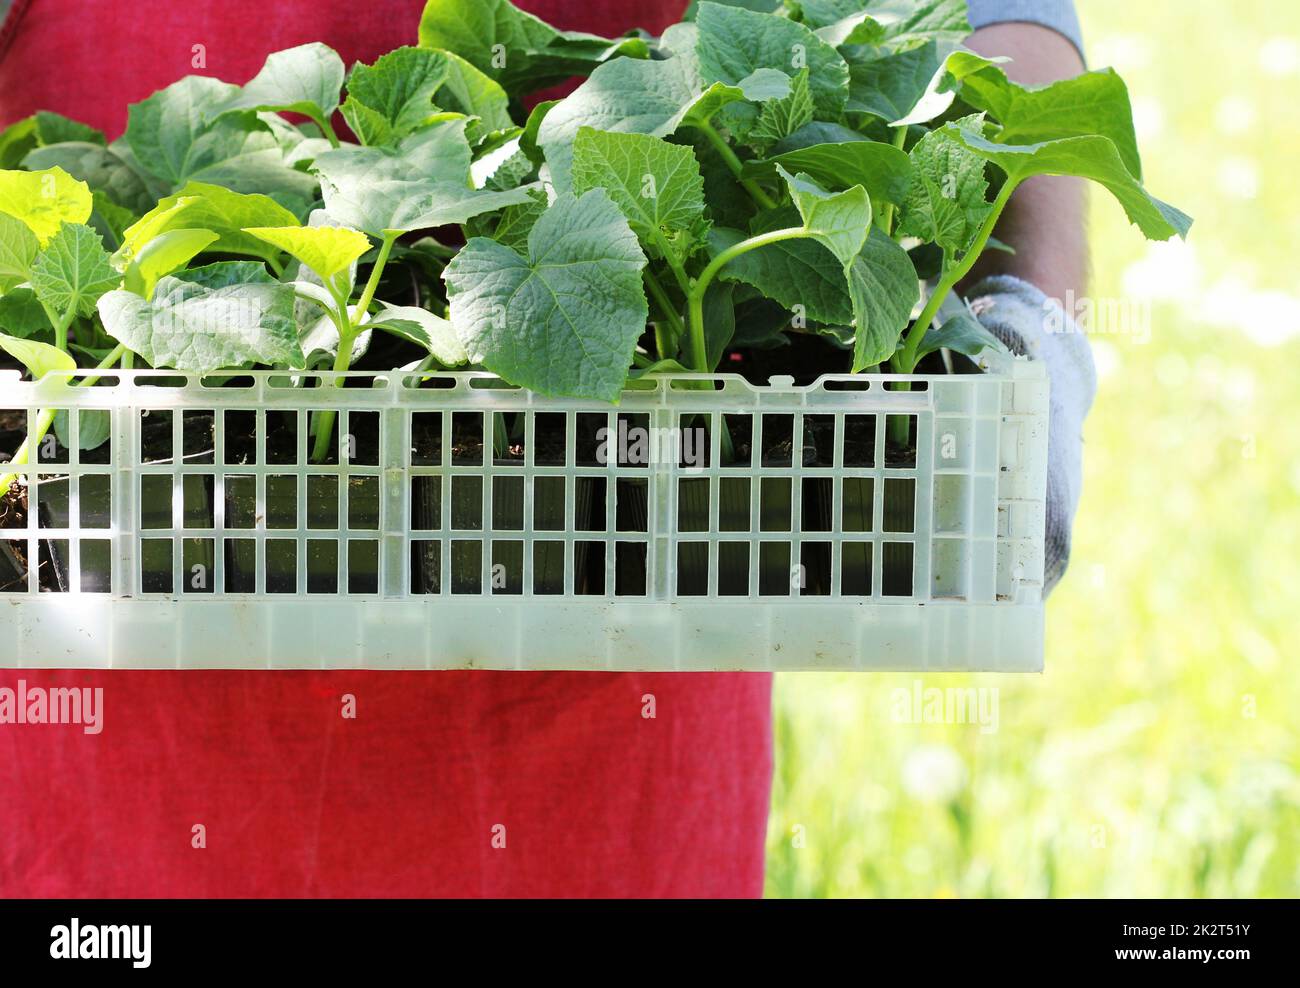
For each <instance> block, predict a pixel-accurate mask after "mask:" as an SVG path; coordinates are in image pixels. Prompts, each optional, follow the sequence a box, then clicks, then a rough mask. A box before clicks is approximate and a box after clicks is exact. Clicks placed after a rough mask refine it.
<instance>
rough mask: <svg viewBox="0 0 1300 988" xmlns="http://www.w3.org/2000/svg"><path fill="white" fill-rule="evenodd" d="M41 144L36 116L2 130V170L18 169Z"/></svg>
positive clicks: (0, 163) (0, 134)
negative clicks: (29, 153) (33, 149)
mask: <svg viewBox="0 0 1300 988" xmlns="http://www.w3.org/2000/svg"><path fill="white" fill-rule="evenodd" d="M39 143H40V142H39V140H38V138H37V136H36V117H35V115H33V116H30V117H23V119H21V120H17V121H15V122H14V123H11V124H10V125H9V126H8V127H6V128H5V129H4V130H0V168H17V167H18V166H19V165H21V164H22V162H23V158H25V157H27V154H28V152H30V151H31V150H32V148H35V147H37V146H38V145H39Z"/></svg>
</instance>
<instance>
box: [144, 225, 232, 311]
mask: <svg viewBox="0 0 1300 988" xmlns="http://www.w3.org/2000/svg"><path fill="white" fill-rule="evenodd" d="M216 239H217V235H216V234H215V233H213V232H212V231H211V230H168V231H167V232H166V233H162V234H159V235H158V236H156V237H154V238H153V239H152V240H150V241H149V242H148V243H147V244H145V245H144V247H143V248H142V249H141V250H140V252H139V253H138V254H136V255H135V260H133V261H132V262H131V263H130V264H128V265H127V267H126V273H125V280H124V282H123V287H124V288H126V290H127V291H128V292H135V293H136V294H137V295H139V296H141V297H143V298H149V297H150V296H151V295H153V290H154V286H155V285H157V284H158V279H159V278H161V277H162V276H163V275H165V274H171V273H172V272H173V271H177V270H179V269H181V268H183V267H185V265H187V264H188V263H189V262H190V260H191V259H192V258H193V257H195V256H196V255H198V254H200V253H202V252H203V251H204V250H206V249H207V248H208V247H209V246H211V244H212V243H213V242H214V241H215V240H216Z"/></svg>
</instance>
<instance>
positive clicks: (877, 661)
mask: <svg viewBox="0 0 1300 988" xmlns="http://www.w3.org/2000/svg"><path fill="white" fill-rule="evenodd" d="M987 370H988V373H984V374H969V375H954V376H933V377H912V378H906V379H904V378H899V377H894V376H888V375H886V376H876V375H871V376H867V375H859V376H856V377H848V376H829V377H825V378H823V379H821V380H820V381H818V382H817V383H816V384H815V385H811V386H808V387H795V386H793V385H792V384H790V383H789V382H788V380H783V379H774V381H773V383H772V385H771V386H768V387H756V386H753V385H750V384H748V383H746V382H745V381H744V380H742V379H741V378H738V377H735V376H728V375H722V376H718V377H707V376H703V375H680V376H675V377H671V378H657V379H655V380H654V381H653V382H652V383H647V386H646V387H645V388H644V389H638V390H629V391H627V392H625V394H624V395H623V398H622V401H621V403H620V404H619V405H618V406H609V405H604V404H601V403H599V402H584V401H575V400H570V399H547V398H542V397H539V396H537V395H535V394H532V393H531V392H527V391H523V390H519V389H514V388H510V387H508V386H506V385H504V384H503V383H502V382H501V381H499V380H498V379H496V378H493V377H491V376H490V375H484V374H444V375H438V376H437V377H435V378H432V379H428V380H426V381H425V382H424V384H423V386H418V382H416V381H414V380H413V379H412V378H410V377H409V376H406V375H404V374H402V373H400V372H393V373H391V374H379V375H367V374H351V375H345V376H347V377H349V378H356V379H358V380H356V381H350V382H349V386H348V387H346V388H330V387H325V388H318V387H315V386H311V385H314V384H315V383H316V382H315V381H314V380H311V378H313V377H316V376H319V375H308V380H307V381H306V382H305V383H306V384H307V385H308V386H293V385H294V383H295V382H294V381H291V380H290V379H289V378H287V377H286V376H285V375H284V374H283V373H277V372H258V373H246V374H241V375H239V376H238V377H237V378H235V379H233V380H232V381H229V382H227V384H226V385H225V386H220V387H217V386H207V385H205V383H204V382H203V381H201V380H199V379H198V378H196V377H194V376H192V375H184V374H178V373H176V372H171V371H135V372H113V373H112V374H111V375H110V376H109V377H107V378H105V380H104V382H101V385H100V386H96V387H89V388H77V387H71V386H69V384H68V379H67V378H66V377H47V378H46V379H44V380H42V381H40V382H36V383H29V382H22V381H20V380H19V377H18V375H17V374H16V373H7V372H6V373H3V374H0V413H7V416H8V420H9V421H11V422H12V421H15V420H21V418H22V416H25V420H26V421H27V422H34V421H35V420H36V417H37V415H38V414H39V412H40V410H42V409H59V410H70V411H72V410H75V411H76V412H77V413H78V414H75V415H71V416H70V419H69V422H70V428H71V429H73V430H77V429H89V428H93V427H95V425H96V424H97V423H99V424H103V423H105V422H106V423H107V424H108V426H109V436H110V438H109V441H108V443H106V444H105V445H102V446H100V447H98V448H97V449H93V450H83V451H81V452H80V454H78V452H77V451H76V449H75V447H77V446H78V441H77V436H76V433H75V432H74V433H73V434H72V435H68V436H66V437H65V438H67V439H68V442H69V445H70V446H72V447H73V449H72V450H69V449H65V448H63V447H62V446H61V445H57V444H56V443H54V442H53V441H50V442H47V443H45V444H43V448H42V449H40V450H39V452H40V453H41V454H43V455H42V457H41V458H39V459H37V460H36V461H35V462H34V463H33V464H31V465H29V466H27V467H25V468H22V469H21V470H20V472H21V473H22V474H23V475H24V476H25V477H26V478H28V480H29V482H30V487H29V504H28V510H27V512H26V517H25V518H21V517H19V516H17V515H14V514H12V513H11V514H10V515H7V516H5V517H3V518H0V552H3V553H4V558H3V559H0V570H3V567H7V570H3V571H4V572H7V574H8V577H7V578H6V579H3V580H0V583H3V584H4V586H3V589H0V648H3V649H4V655H5V656H6V657H7V659H6V661H5V662H4V663H3V664H5V665H10V664H15V663H14V660H16V664H17V665H18V666H20V667H97V668H98V667H114V668H186V669H190V668H252V669H261V668H273V669H303V668H367V669H449V668H483V669H599V670H640V669H645V670H719V669H729V670H731V669H753V670H786V669H897V670H913V669H917V670H919V669H965V670H976V669H983V670H1002V671H1033V670H1038V669H1041V667H1042V655H1043V608H1042V577H1043V526H1044V517H1045V511H1044V497H1045V487H1046V461H1047V413H1048V401H1047V382H1046V379H1045V376H1044V375H1043V373H1042V370H1041V368H1040V367H1039V366H1037V365H1035V364H1032V363H1030V362H1027V361H1024V360H1012V359H1009V358H1002V357H998V358H994V359H993V360H992V361H991V363H990V364H989V366H988V367H987ZM324 376H326V377H329V376H331V375H324ZM74 379H75V375H74ZM900 380H908V381H910V382H911V386H912V390H909V391H896V390H888V389H887V386H886V382H895V381H900ZM210 383H214V384H215V382H210ZM296 383H298V384H299V385H301V384H303V383H304V382H303V380H302V379H301V378H299V379H298V380H297V382H296ZM105 384H106V385H107V386H105ZM358 384H360V385H361V386H358ZM702 384H705V385H707V387H708V388H710V389H711V390H701V385H702ZM892 386H893V385H892V384H891V385H890V387H892ZM323 409H333V410H337V412H338V428H336V430H335V434H334V435H335V451H334V455H333V456H332V457H331V459H332V462H329V463H324V464H319V465H318V464H314V463H311V462H309V454H310V451H311V445H310V442H309V439H308V423H309V422H310V421H311V414H312V413H313V412H315V411H319V410H323ZM92 411H95V412H102V413H107V416H108V419H107V420H105V419H104V418H103V417H102V415H98V416H95V415H91V414H90V413H91V412H92ZM497 413H501V416H504V418H502V417H499V416H498V414H497ZM894 416H901V417H904V418H905V419H906V420H907V423H906V424H907V426H908V428H909V431H910V432H911V434H913V435H914V436H915V439H916V452H915V456H914V458H913V459H912V460H911V461H910V462H908V461H901V462H886V455H885V450H886V442H885V435H886V429H887V428H889V429H893V428H895V425H894V424H893V423H892V422H891V421H890V419H892V418H893V417H894ZM498 423H500V424H501V425H509V426H511V433H512V434H513V435H514V436H515V437H516V439H517V440H521V442H519V441H516V442H514V443H513V444H512V446H513V448H510V449H501V450H499V452H500V453H501V454H503V455H494V451H493V445H492V437H493V436H494V430H495V429H496V428H497V426H498ZM620 423H622V424H623V427H624V428H625V429H629V430H636V429H645V430H646V431H645V432H644V433H639V432H636V431H630V432H627V433H626V435H627V437H628V438H629V439H631V440H635V439H636V438H637V437H639V436H645V437H647V438H648V439H649V441H650V442H651V444H652V445H653V446H654V447H655V448H654V452H657V453H660V454H663V455H658V456H651V458H650V462H635V463H634V462H630V461H631V460H634V459H636V460H639V459H641V455H640V454H641V453H643V452H645V450H641V451H640V452H638V451H637V450H636V449H635V448H634V449H632V450H627V449H621V448H620V447H617V446H616V447H615V453H616V454H618V455H615V456H606V457H603V461H602V457H601V456H600V455H599V454H600V452H601V451H600V450H599V449H596V448H595V446H596V440H597V439H598V437H599V434H598V429H599V428H600V427H602V426H604V427H606V428H609V429H611V430H613V431H612V434H608V435H612V436H613V437H614V438H615V439H616V438H617V437H618V435H619V432H618V430H619V427H620ZM701 427H703V429H704V432H703V433H701V431H700V429H701ZM724 430H725V436H724ZM51 434H53V433H51ZM476 434H477V435H478V436H479V440H480V443H481V445H479V447H478V455H477V458H476V457H475V442H474V437H475V435H476ZM701 436H705V437H706V438H705V439H704V441H702V442H701V443H700V444H699V447H698V448H696V447H692V446H691V445H690V443H691V440H692V439H699V438H700V437H701ZM340 437H342V438H340ZM746 439H748V442H746ZM674 442H678V443H679V447H680V448H677V449H674V448H673V443H674ZM520 447H522V448H520ZM746 449H748V452H749V458H748V460H746V459H745V452H746ZM703 450H707V456H706V457H705V458H704V460H703V462H698V460H699V457H696V458H695V460H696V462H694V463H687V462H685V461H684V459H683V457H682V456H681V455H679V454H680V453H682V452H686V453H696V452H701V453H702V452H703ZM371 451H373V452H374V454H375V455H373V456H371V455H369V453H370V452H371ZM178 452H179V454H180V455H179V456H178V455H177V454H178ZM340 452H341V453H342V454H343V456H342V462H341V463H340V462H339V457H338V454H339V453H340ZM629 453H630V454H632V455H626V454H629ZM687 459H689V457H687ZM367 460H369V461H370V462H364V461H367ZM909 507H910V511H909ZM909 515H910V517H909ZM15 525H18V527H15ZM894 529H897V530H894ZM25 561H37V562H38V563H39V565H36V566H32V565H27V566H26V568H25V571H24V568H23V564H24V562H25Z"/></svg>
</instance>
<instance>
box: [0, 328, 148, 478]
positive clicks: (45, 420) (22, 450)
mask: <svg viewBox="0 0 1300 988" xmlns="http://www.w3.org/2000/svg"><path fill="white" fill-rule="evenodd" d="M123 355H130V356H132V357H133V356H134V354H132V353H131V352H130V351H129V350H127V348H126V347H125V346H124V345H123V344H121V343H119V344H118V345H117V346H116V347H115V348H114V349H113V350H112V351H110V352H109V354H108V356H106V357H105V358H104V359H103V360H101V361H100V362H99V363H98V364H96V365H95V369H96V370H107V369H108V368H109V367H112V366H113V365H114V364H115V363H117V361H118V358H120V357H122V356H123ZM99 378H100V375H99V374H93V375H91V376H89V377H85V378H82V379H81V380H80V381H74V382H72V384H71V386H72V387H74V388H76V387H82V388H89V387H91V386H93V385H95V384H97V383H98V382H99ZM54 415H55V410H54V409H53V408H43V409H41V411H40V413H39V414H38V415H37V417H36V425H35V428H34V429H32V430H30V431H29V432H28V433H27V438H26V439H24V440H23V444H22V445H21V446H19V447H18V451H17V452H16V453H14V457H13V459H12V460H10V461H9V464H8V465H9V466H11V467H18V466H23V465H24V464H26V463H27V462H28V461H29V460H30V459H31V450H33V449H35V448H36V446H37V445H39V444H40V441H41V440H42V439H44V438H45V434H46V433H47V432H49V431H50V426H51V425H53V424H54ZM17 479H18V474H17V472H14V471H11V472H9V473H6V474H4V475H3V476H0V497H3V496H4V495H5V494H7V493H8V492H9V488H10V487H11V486H12V485H13V482H14V481H15V480H17Z"/></svg>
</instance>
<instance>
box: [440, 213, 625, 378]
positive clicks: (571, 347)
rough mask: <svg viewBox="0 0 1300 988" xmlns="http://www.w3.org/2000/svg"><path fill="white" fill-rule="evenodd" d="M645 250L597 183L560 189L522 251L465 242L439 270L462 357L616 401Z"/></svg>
mask: <svg viewBox="0 0 1300 988" xmlns="http://www.w3.org/2000/svg"><path fill="white" fill-rule="evenodd" d="M645 264H646V259H645V255H644V254H643V253H642V252H641V248H640V246H639V244H638V243H637V239H636V235H635V234H634V233H633V232H632V230H631V228H630V227H629V226H628V222H627V220H626V219H625V218H624V216H623V214H622V213H621V212H620V211H619V209H618V207H617V206H616V205H615V204H614V202H613V201H612V200H611V199H610V198H609V196H608V195H606V194H605V193H604V192H603V191H601V190H599V189H593V190H592V191H590V192H588V193H586V194H585V195H583V196H581V197H580V198H575V197H574V196H572V195H569V194H565V195H562V196H560V197H559V198H558V199H557V200H556V201H555V203H554V204H553V205H552V206H551V207H550V208H549V209H548V210H547V211H546V212H545V213H544V214H543V215H542V217H541V219H539V220H538V221H537V224H536V225H535V226H534V227H533V229H532V232H531V234H530V235H529V237H528V255H527V256H526V257H525V256H521V255H520V254H518V253H516V252H515V251H513V250H511V249H510V248H508V247H505V246H502V245H501V244H498V243H495V242H493V241H491V240H484V239H481V238H478V239H474V240H471V241H470V242H469V243H468V244H466V245H465V248H464V249H463V250H462V251H461V252H460V253H459V254H458V255H457V256H456V257H455V258H453V259H452V261H451V263H450V264H449V265H448V266H447V269H446V271H445V272H444V273H443V278H444V279H445V280H446V282H447V293H448V301H449V302H450V305H451V320H452V324H453V325H454V326H455V327H456V332H457V335H458V336H459V337H460V339H461V342H462V343H463V344H464V346H465V350H466V352H467V353H468V354H469V359H470V360H471V361H473V362H475V363H481V364H483V365H484V366H485V367H487V368H488V369H489V370H491V371H493V372H495V373H497V374H500V375H501V376H502V377H503V378H505V379H506V380H507V381H509V382H510V383H512V384H516V385H519V386H521V387H526V388H529V389H531V390H533V391H536V392H538V393H540V394H545V395H569V396H573V397H580V398H601V399H604V400H606V401H616V400H617V399H618V396H619V392H620V390H621V389H622V387H623V383H624V382H625V381H626V379H627V372H628V367H629V365H630V364H631V362H632V353H633V351H634V350H635V348H636V343H637V340H638V339H639V338H640V337H641V334H642V333H644V332H645V328H646V315H647V306H646V300H645V294H644V292H643V290H642V287H641V271H642V269H643V268H644V267H645Z"/></svg>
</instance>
